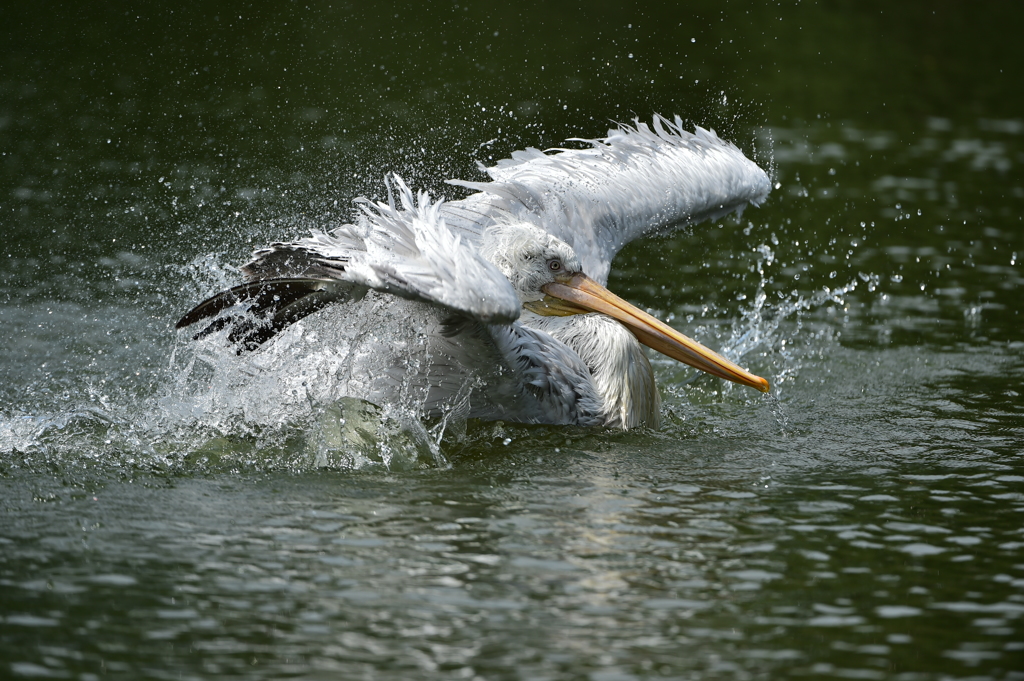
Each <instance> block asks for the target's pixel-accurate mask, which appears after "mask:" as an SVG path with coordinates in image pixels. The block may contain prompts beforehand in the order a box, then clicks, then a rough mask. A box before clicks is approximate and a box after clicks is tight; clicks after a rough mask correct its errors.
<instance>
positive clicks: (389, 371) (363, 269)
mask: <svg viewBox="0 0 1024 681" xmlns="http://www.w3.org/2000/svg"><path fill="white" fill-rule="evenodd" d="M582 141H583V142H586V143H587V144H589V145H590V146H589V148H585V149H571V150H565V149H562V150H555V151H554V153H544V152H541V151H538V150H536V149H528V150H526V151H521V152H516V153H514V154H513V155H512V158H511V159H509V160H505V161H500V162H499V163H498V164H497V165H496V166H494V167H493V168H488V169H486V170H487V172H488V174H489V175H490V177H491V180H492V181H491V182H462V181H453V184H459V185H462V186H465V187H469V188H471V189H476V190H478V193H476V194H473V195H471V196H469V197H467V198H465V199H462V200H459V201H452V202H443V201H437V202H434V201H431V200H430V198H429V197H428V196H427V195H426V194H425V193H422V192H421V193H420V194H418V195H416V196H414V195H413V193H412V191H411V190H410V189H409V188H408V187H407V186H406V185H405V183H404V182H402V181H401V179H400V178H397V177H395V178H394V179H393V182H394V184H395V188H396V189H397V193H398V203H397V204H396V201H395V199H394V196H393V195H391V189H390V186H389V201H388V202H387V203H373V202H370V201H367V200H364V199H360V200H359V201H358V202H357V204H358V206H359V209H360V210H359V211H358V214H357V219H356V220H355V221H354V222H353V223H352V224H346V225H343V226H341V227H338V228H336V229H334V230H332V231H330V232H319V231H315V232H314V233H313V234H312V235H311V236H310V237H308V238H305V239H301V240H298V241H295V242H291V243H277V244H272V245H271V246H270V247H268V248H266V249H261V250H258V251H256V252H255V253H254V258H253V260H252V261H251V262H250V263H248V264H247V265H246V266H245V267H244V268H243V271H244V272H245V273H246V275H247V277H248V279H249V281H250V283H248V284H243V285H241V286H238V287H235V288H234V289H232V290H230V291H227V292H224V293H222V294H218V295H217V296H214V297H213V298H211V299H209V300H207V301H205V302H204V303H201V304H200V305H199V306H197V307H196V308H195V310H193V311H192V312H190V313H189V314H188V315H186V316H185V317H184V318H183V319H182V320H181V322H179V326H186V325H190V324H192V323H194V322H196V321H198V320H200V319H204V318H215V317H216V319H214V321H213V322H212V323H211V324H210V326H209V327H207V329H206V330H204V331H203V332H200V334H199V336H203V335H207V334H209V333H212V332H213V331H216V330H219V329H221V328H223V327H224V326H227V325H229V324H238V325H239V326H236V329H239V327H240V330H238V331H237V335H235V336H234V337H233V339H238V338H241V339H243V340H245V339H249V340H252V339H255V340H253V342H252V344H251V345H248V346H247V347H250V348H251V347H255V346H256V345H259V344H260V343H262V342H263V341H265V340H266V339H268V338H271V337H273V336H274V335H275V334H276V333H277V332H278V331H280V330H282V329H284V328H285V327H287V326H288V325H290V324H292V323H293V322H295V321H297V320H298V319H300V318H302V317H303V316H305V315H308V314H310V313H311V312H312V311H315V310H317V309H320V308H323V307H325V306H326V305H327V304H334V305H335V308H333V312H331V313H330V314H332V315H334V316H335V321H337V318H338V316H339V315H340V316H342V317H343V316H345V315H348V317H347V319H350V320H351V321H352V323H360V321H362V322H363V323H365V314H366V311H367V310H371V311H374V314H377V315H380V316H381V318H380V319H377V320H376V321H375V324H377V326H378V328H386V327H388V326H390V327H391V328H394V329H401V330H402V331H403V332H408V331H410V329H409V327H410V325H412V326H415V327H416V328H415V330H414V331H415V332H414V333H413V335H412V336H410V337H409V338H408V339H407V340H406V341H403V342H402V343H399V344H395V345H393V346H391V347H384V346H381V347H380V348H379V351H377V350H376V349H375V348H374V347H369V348H367V347H362V346H357V344H353V343H351V342H349V345H348V346H347V347H346V348H345V349H344V352H343V353H342V354H345V355H346V356H348V357H349V358H350V359H349V360H348V361H349V366H348V367H347V368H346V372H347V373H346V374H345V375H346V378H345V380H344V382H341V383H338V384H337V385H338V386H339V388H338V390H336V391H332V392H330V394H327V395H324V396H322V397H324V398H330V397H334V398H338V397H342V396H345V395H349V396H356V397H362V398H364V399H369V400H371V401H375V402H391V401H405V402H408V401H410V400H413V401H414V402H415V404H413V405H408V406H412V407H413V408H415V409H416V410H418V411H419V412H420V413H421V414H424V415H432V416H436V415H440V414H441V413H445V412H446V411H449V412H450V411H451V410H453V409H457V410H458V412H459V413H460V414H461V415H463V416H467V417H481V418H490V419H497V418H501V419H507V420H514V421H524V422H535V423H536V422H540V423H575V424H580V425H595V424H602V423H603V424H605V425H608V426H615V427H624V428H628V427H633V426H635V425H638V424H640V423H643V422H646V423H648V424H652V425H653V424H656V422H657V411H658V404H659V398H658V393H657V390H656V388H655V386H654V376H653V372H652V371H651V368H650V365H649V363H648V362H647V360H646V357H645V356H644V354H643V350H642V348H641V347H640V343H639V342H638V341H637V336H635V335H634V334H633V333H631V332H630V331H629V330H628V329H626V327H625V326H622V324H620V323H619V322H618V321H615V320H613V319H611V318H610V317H605V316H603V315H593V314H575V315H573V316H568V317H550V316H545V317H541V316H539V315H538V314H534V313H533V312H528V313H526V314H524V315H523V316H521V314H522V312H523V311H522V306H523V304H525V303H531V301H533V302H536V301H540V300H541V299H542V298H544V297H545V293H544V292H543V291H542V290H541V287H542V286H545V285H546V284H545V282H550V281H554V279H552V277H553V276H554V274H553V272H554V269H549V268H554V267H555V265H556V264H557V266H558V267H561V268H563V269H564V268H570V270H571V271H576V272H584V273H586V274H588V275H590V277H592V278H593V279H596V280H597V281H598V282H601V283H604V282H605V281H606V280H607V276H608V271H609V268H610V265H611V262H612V259H613V258H614V257H615V255H616V253H618V251H619V250H620V249H621V248H622V247H623V246H624V245H625V244H626V243H628V242H629V241H632V240H633V239H636V238H639V237H640V236H643V235H647V234H652V233H660V232H664V231H665V230H668V229H671V228H674V227H677V226H682V225H689V224H694V223H697V222H700V221H703V220H706V219H714V218H718V217H721V216H723V215H725V214H727V213H730V212H732V211H736V210H741V209H742V208H743V207H744V206H746V205H747V204H755V205H756V204H759V203H760V202H761V201H763V200H764V198H765V197H766V196H767V194H768V192H769V191H770V183H769V181H768V177H767V175H766V174H765V173H764V172H763V171H762V170H761V169H760V168H758V167H757V165H756V164H754V163H753V162H752V161H750V160H748V159H747V158H746V157H744V156H743V154H742V153H741V152H740V151H739V149H737V148H736V147H735V146H733V145H732V144H730V143H728V142H724V141H723V140H721V139H719V138H718V136H717V135H715V134H714V133H713V132H709V131H706V130H704V129H702V128H697V129H696V131H695V132H694V133H689V132H686V131H685V130H683V129H682V125H681V122H680V120H679V119H678V118H676V119H675V122H669V121H667V120H665V119H663V118H661V117H660V116H655V118H654V120H653V126H647V125H646V124H643V123H640V122H635V125H633V126H625V125H623V126H620V127H619V128H617V129H614V130H611V131H609V133H608V136H607V137H605V138H603V139H597V140H582ZM556 261H557V262H556ZM559 281H565V280H564V279H561V280H559ZM371 290H372V291H378V292H380V293H373V294H371V295H369V296H367V291H371ZM545 290H547V289H545ZM304 296H305V297H304ZM381 296H383V297H381ZM389 296H397V297H398V298H402V299H405V300H400V301H399V300H395V299H394V298H390V300H391V301H393V302H392V303H389V302H388V300H389ZM310 301H312V302H310ZM238 306H241V308H242V311H243V312H244V311H246V310H248V311H249V312H248V313H252V312H253V311H257V312H262V313H263V316H262V317H260V318H259V319H257V321H255V322H254V321H252V320H251V319H249V320H248V321H242V322H238V320H239V319H242V317H241V316H239V313H238V312H235V313H228V314H224V311H225V310H232V309H234V308H235V307H238ZM360 306H361V307H360ZM531 309H532V308H531ZM231 314H234V316H231ZM325 314H327V313H325ZM260 324H263V327H262V328H264V329H266V328H270V331H269V332H262V331H260V328H261V327H260V326H259V325H260ZM341 335H345V336H346V337H354V336H352V334H341ZM396 337H397V336H396ZM339 339H340V336H339ZM350 340H351V339H350ZM339 342H340V340H339ZM380 342H384V341H380ZM384 343H385V345H386V342H384ZM645 343H646V341H645ZM339 347H340V346H339ZM359 358H362V359H359ZM723 361H724V360H723ZM335 373H336V372H335ZM303 375H305V371H303ZM755 378H756V377H755ZM759 380H761V381H763V379H759ZM303 385H305V382H303ZM765 386H767V383H765ZM764 389H767V388H766V387H765V388H764ZM336 392H337V393H338V394H335V393H336Z"/></svg>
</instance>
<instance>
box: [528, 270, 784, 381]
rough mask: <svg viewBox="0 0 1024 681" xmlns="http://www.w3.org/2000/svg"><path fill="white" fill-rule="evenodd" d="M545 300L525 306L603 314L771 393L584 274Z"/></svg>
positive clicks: (665, 350) (687, 360)
mask: <svg viewBox="0 0 1024 681" xmlns="http://www.w3.org/2000/svg"><path fill="white" fill-rule="evenodd" d="M541 290H542V291H544V293H545V294H547V295H545V297H544V300H541V301H538V302H533V303H526V304H525V307H527V308H528V309H530V310H532V311H533V312H536V313H537V314H542V315H560V316H564V315H571V314H581V313H585V312H600V313H602V314H606V315H608V316H609V317H612V318H613V319H617V320H618V321H620V322H622V323H623V324H625V325H626V327H627V328H628V329H629V330H630V331H632V332H633V335H635V336H636V337H637V340H639V341H640V342H641V343H643V344H644V345H646V346H647V347H649V348H653V349H654V350H657V351H658V352H660V353H661V354H663V355H667V356H668V357H671V358H672V359H674V360H678V361H680V362H683V363H684V364H689V365H690V366H692V367H694V368H695V369H700V370H701V371H706V372H707V373H709V374H711V375H713V376H718V377H719V378H724V379H725V380H727V381H733V382H734V383H742V384H743V385H748V386H750V387H751V388H757V389H758V390H760V391H761V392H763V393H766V392H768V390H769V389H770V386H769V385H768V381H766V380H765V379H763V378H761V377H760V376H755V375H754V374H752V373H750V372H749V371H746V370H745V369H741V368H740V367H738V366H737V365H735V364H733V363H732V362H730V361H729V360H727V359H726V358H725V357H722V356H721V355H719V354H718V353H717V352H715V351H714V350H711V349H710V348H706V347H704V346H703V345H701V344H700V343H698V342H697V341H695V340H693V339H692V338H687V337H686V336H684V335H683V334H681V333H679V332H678V331H676V330H675V329H673V328H672V327H671V326H669V325H668V324H665V323H664V322H662V321H660V320H658V319H655V318H654V317H652V316H651V315H649V314H647V313H646V312H644V311H643V310H641V309H639V308H637V307H636V306H634V305H631V304H630V303H627V302H626V301H625V300H623V299H622V298H619V297H618V296H617V295H615V294H614V293H612V292H611V291H609V290H608V289H606V288H605V287H604V286H601V285H600V284H598V283H597V282H596V281H594V280H593V279H591V278H590V277H588V276H587V275H585V274H582V273H581V274H574V275H572V276H571V277H569V278H568V279H567V280H566V281H564V282H557V281H556V282H552V283H550V284H545V285H544V286H542V287H541Z"/></svg>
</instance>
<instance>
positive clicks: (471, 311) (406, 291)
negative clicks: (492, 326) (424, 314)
mask: <svg viewBox="0 0 1024 681" xmlns="http://www.w3.org/2000/svg"><path fill="white" fill-rule="evenodd" d="M394 184H395V189H396V190H397V193H398V204H399V205H396V202H395V197H394V194H393V193H392V191H391V186H390V184H389V186H388V193H389V197H388V202H387V203H380V202H372V201H369V200H367V199H359V200H357V205H358V206H359V209H360V212H359V215H358V218H359V219H357V220H356V221H355V222H354V223H353V224H346V225H342V226H340V227H338V228H336V229H334V230H332V231H330V232H320V231H314V232H313V234H312V235H311V236H310V237H307V238H305V239H300V240H298V241H295V242H291V243H277V244H271V245H270V246H269V247H268V248H265V249H260V250H257V251H256V252H255V253H253V260H252V261H251V262H250V263H248V264H247V265H245V267H244V269H245V270H246V272H247V273H248V274H249V276H250V277H252V278H256V279H260V278H268V277H269V276H282V275H287V276H298V275H300V274H302V275H306V276H322V277H329V278H333V279H337V280H339V281H344V282H348V283H352V284H356V285H359V286H364V287H366V288H371V289H376V290H379V291H387V292H389V293H392V294H394V295H397V296H401V297H403V298H409V299H412V300H420V301H423V302H426V303H432V304H434V305H440V306H442V307H446V308H450V309H451V310H453V311H455V312H460V313H463V314H467V315H469V316H471V317H473V318H475V319H478V320H480V321H482V322H487V323H501V322H511V321H512V320H514V319H516V318H517V317H518V316H519V299H518V298H517V297H516V294H515V291H514V290H513V289H512V286H511V285H510V284H509V281H508V279H507V278H505V276H504V275H502V273H501V272H500V271H499V270H498V268H496V267H495V266H494V265H493V264H492V263H490V262H488V261H487V260H485V259H484V258H483V257H481V255H480V253H479V250H478V249H477V248H476V247H475V246H474V245H469V244H465V243H463V239H464V237H462V236H460V235H458V234H455V233H454V232H453V231H452V230H450V229H449V228H448V227H447V225H446V224H445V221H444V219H443V218H442V217H441V216H440V209H441V207H442V206H443V205H444V202H442V201H438V202H434V201H431V200H430V197H429V196H428V195H427V193H426V192H419V193H418V194H417V195H415V196H414V195H413V192H412V190H411V189H409V187H408V186H407V185H406V184H405V182H403V181H402V179H401V178H400V177H397V176H395V177H394ZM399 206H400V207H399Z"/></svg>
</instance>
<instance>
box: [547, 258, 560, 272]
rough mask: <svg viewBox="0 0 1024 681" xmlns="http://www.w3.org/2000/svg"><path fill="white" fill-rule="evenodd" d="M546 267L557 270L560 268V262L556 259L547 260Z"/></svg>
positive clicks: (553, 270)
mask: <svg viewBox="0 0 1024 681" xmlns="http://www.w3.org/2000/svg"><path fill="white" fill-rule="evenodd" d="M548 269H549V270H551V271H552V272H558V271H560V270H561V269H562V263H561V262H559V261H558V260H548Z"/></svg>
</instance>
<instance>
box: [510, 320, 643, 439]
mask: <svg viewBox="0 0 1024 681" xmlns="http://www.w3.org/2000/svg"><path fill="white" fill-rule="evenodd" d="M521 321H522V322H523V323H524V324H527V325H528V326H532V327H533V328H536V329H540V330H542V331H546V332H547V333H549V334H551V335H552V336H554V337H555V338H556V339H557V340H560V341H562V342H563V343H565V344H566V345H568V346H569V347H570V348H571V349H572V350H573V351H574V352H575V353H576V354H577V355H579V357H580V359H582V360H583V363H584V364H586V365H587V368H588V369H590V375H591V377H592V379H593V381H594V388H595V389H596V390H597V393H598V395H599V396H600V398H601V401H602V404H603V411H604V417H605V425H606V426H609V427H617V428H634V427H636V426H639V425H641V424H643V425H647V426H650V427H652V428H657V427H658V423H659V415H660V410H661V397H660V395H659V394H658V388H657V386H655V384H654V371H653V370H652V369H651V364H650V362H649V361H648V360H647V355H646V354H645V353H644V349H643V346H642V345H640V342H639V341H638V340H637V339H636V336H634V335H633V334H632V333H631V332H630V331H629V329H627V328H626V327H624V326H623V325H622V324H620V323H619V322H617V321H615V320H614V319H612V318H610V317H607V316H605V315H602V314H579V315H572V316H569V317H544V316H540V315H535V314H533V313H528V312H526V311H524V315H523V317H522V318H521Z"/></svg>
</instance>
